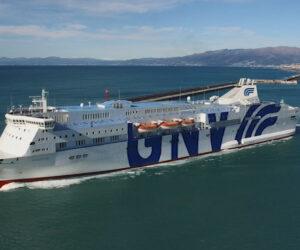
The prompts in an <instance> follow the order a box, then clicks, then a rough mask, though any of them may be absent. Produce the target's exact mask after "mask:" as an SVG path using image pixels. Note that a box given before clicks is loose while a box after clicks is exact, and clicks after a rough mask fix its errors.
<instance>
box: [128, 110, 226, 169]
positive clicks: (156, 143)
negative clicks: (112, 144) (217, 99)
mask: <svg viewBox="0 0 300 250" xmlns="http://www.w3.org/2000/svg"><path fill="white" fill-rule="evenodd" d="M208 117H209V123H213V122H216V114H209V115H208ZM227 117H228V112H222V113H221V116H220V121H225V120H227ZM224 132H225V127H219V128H211V129H210V134H211V138H210V140H211V148H212V150H213V151H216V150H220V149H221V145H222V140H223V136H224ZM179 135H181V136H182V139H183V142H184V144H185V147H186V149H187V152H188V154H189V156H193V155H197V154H199V130H194V131H182V132H180V133H174V134H172V137H171V138H172V139H171V141H170V152H171V159H170V160H176V159H178V147H179V145H178V144H179ZM145 147H151V154H150V155H149V156H148V157H147V158H143V157H142V156H141V155H140V153H139V148H138V139H135V138H134V137H133V125H132V123H128V146H127V157H128V162H129V166H130V167H137V166H143V165H151V164H155V163H158V162H159V160H160V157H161V152H162V135H157V136H153V137H150V138H146V139H145Z"/></svg>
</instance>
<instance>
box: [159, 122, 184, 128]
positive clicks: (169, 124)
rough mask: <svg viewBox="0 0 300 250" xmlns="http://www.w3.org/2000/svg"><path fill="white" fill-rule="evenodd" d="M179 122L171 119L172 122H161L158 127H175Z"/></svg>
mask: <svg viewBox="0 0 300 250" xmlns="http://www.w3.org/2000/svg"><path fill="white" fill-rule="evenodd" d="M179 124H180V122H178V121H172V122H163V123H162V124H160V127H161V128H162V129H175V128H178V126H179Z"/></svg>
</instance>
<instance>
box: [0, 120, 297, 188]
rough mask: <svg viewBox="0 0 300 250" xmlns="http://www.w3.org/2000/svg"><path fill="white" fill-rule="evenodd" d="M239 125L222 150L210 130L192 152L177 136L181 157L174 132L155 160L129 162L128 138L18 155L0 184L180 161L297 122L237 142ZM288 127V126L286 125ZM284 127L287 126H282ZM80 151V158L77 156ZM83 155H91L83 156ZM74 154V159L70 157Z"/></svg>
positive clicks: (146, 150)
mask: <svg viewBox="0 0 300 250" xmlns="http://www.w3.org/2000/svg"><path fill="white" fill-rule="evenodd" d="M238 127H239V126H234V127H231V128H230V130H229V129H227V131H226V130H225V133H224V137H223V142H222V146H221V148H220V149H219V150H212V146H211V141H210V135H209V133H210V131H209V130H203V131H200V132H199V139H198V152H197V154H193V155H191V154H190V153H189V152H188V150H187V147H186V144H185V142H184V140H183V137H182V135H181V134H180V133H179V136H178V157H177V158H176V159H172V144H171V143H170V142H171V141H172V135H171V134H170V135H164V136H162V145H161V155H160V157H159V161H158V162H156V163H150V164H147V163H146V164H143V165H136V166H130V165H129V162H128V155H127V148H128V142H127V141H123V142H116V143H110V144H105V145H99V146H92V147H85V148H78V149H72V150H66V151H61V152H57V153H52V154H47V155H39V156H29V157H23V158H19V159H15V158H12V159H7V160H6V161H5V162H3V163H2V164H1V165H0V176H1V180H0V186H3V185H5V184H7V183H10V182H26V181H37V180H45V179H57V178H67V177H75V176H84V175H92V174H105V173H109V172H114V171H121V170H126V169H131V168H137V167H147V166H153V165H158V164H161V163H167V162H174V161H179V160H183V159H187V158H191V157H201V156H202V155H207V154H211V153H217V152H221V151H224V150H234V149H239V148H244V147H249V146H253V145H257V144H261V143H266V142H270V141H275V140H280V139H286V138H289V137H291V136H292V135H294V134H295V127H296V122H295V121H294V122H291V123H290V124H288V125H285V126H284V127H281V126H279V125H278V126H274V127H272V128H269V130H270V132H267V131H266V132H267V133H264V134H262V135H260V136H255V137H251V138H246V139H243V140H242V142H241V143H238V142H237V141H236V140H235V139H234V135H235V134H236V132H237V130H238ZM286 128H287V129H286ZM283 129H284V130H283ZM151 151H152V149H151V147H145V139H139V140H138V152H139V154H140V155H141V156H142V157H143V158H147V157H149V155H150V154H151ZM78 155H80V156H81V158H80V159H76V156H78ZM83 155H88V156H87V157H86V158H83ZM71 156H74V159H73V160H70V159H69V158H70V157H71Z"/></svg>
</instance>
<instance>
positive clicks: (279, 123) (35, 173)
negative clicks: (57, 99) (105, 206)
mask: <svg viewBox="0 0 300 250" xmlns="http://www.w3.org/2000/svg"><path fill="white" fill-rule="evenodd" d="M5 117H6V124H7V125H6V127H5V129H4V131H3V134H2V136H1V138H0V187H1V186H3V185H5V184H7V183H10V182H26V181H37V180H46V179H57V178H67V177H75V176H82V175H91V174H101V173H108V172H114V171H119V170H124V169H130V168H137V167H144V166H149V165H156V164H159V163H165V162H171V161H177V160H182V159H185V158H189V157H196V156H201V155H204V154H209V153H214V152H219V151H222V150H228V149H236V148H241V147H246V146H250V145H254V144H259V143H264V142H268V141H272V140H279V139H283V138H287V137H290V136H292V135H293V134H294V133H295V128H296V123H297V121H298V118H299V108H297V107H292V106H289V105H287V104H285V103H284V102H283V101H281V102H280V103H273V102H262V101H260V100H259V97H258V94H257V87H256V85H254V82H253V81H250V80H249V79H248V80H247V79H241V80H240V82H239V84H238V86H236V87H235V88H233V89H232V90H230V91H229V92H227V93H226V94H224V95H223V96H221V97H218V96H213V97H211V98H210V100H209V101H207V100H200V101H191V100H190V99H189V98H188V100H187V101H163V102H139V103H135V102H130V101H125V100H117V101H106V102H104V103H101V104H95V105H91V104H90V103H89V104H88V105H84V104H80V105H79V106H65V107H52V106H48V105H47V99H46V92H45V91H44V90H43V91H42V96H41V97H34V98H33V105H32V106H30V107H26V108H14V109H12V110H11V111H10V112H9V113H8V114H6V115H5Z"/></svg>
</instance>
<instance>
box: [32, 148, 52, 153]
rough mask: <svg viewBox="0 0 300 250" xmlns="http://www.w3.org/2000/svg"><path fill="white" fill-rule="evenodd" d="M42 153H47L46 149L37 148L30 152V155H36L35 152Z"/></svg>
mask: <svg viewBox="0 0 300 250" xmlns="http://www.w3.org/2000/svg"><path fill="white" fill-rule="evenodd" d="M41 151H42V152H44V151H48V148H37V149H34V150H32V153H37V152H41Z"/></svg>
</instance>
